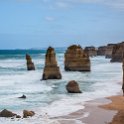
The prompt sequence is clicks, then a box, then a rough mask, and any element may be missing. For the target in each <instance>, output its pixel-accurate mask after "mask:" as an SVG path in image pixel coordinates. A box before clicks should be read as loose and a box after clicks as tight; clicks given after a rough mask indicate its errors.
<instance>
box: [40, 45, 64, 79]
mask: <svg viewBox="0 0 124 124" xmlns="http://www.w3.org/2000/svg"><path fill="white" fill-rule="evenodd" d="M61 77H62V76H61V73H60V70H59V67H58V66H57V61H56V55H55V51H54V48H52V47H49V48H48V49H47V52H46V58H45V67H44V71H43V76H42V79H43V80H47V79H61Z"/></svg>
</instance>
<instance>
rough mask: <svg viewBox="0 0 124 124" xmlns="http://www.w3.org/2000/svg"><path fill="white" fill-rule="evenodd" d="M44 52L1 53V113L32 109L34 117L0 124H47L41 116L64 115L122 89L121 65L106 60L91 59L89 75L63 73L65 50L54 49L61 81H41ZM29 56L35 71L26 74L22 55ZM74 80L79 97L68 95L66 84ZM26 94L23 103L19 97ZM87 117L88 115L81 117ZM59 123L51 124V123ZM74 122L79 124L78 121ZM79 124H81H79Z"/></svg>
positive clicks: (11, 51) (103, 58) (4, 121)
mask: <svg viewBox="0 0 124 124" xmlns="http://www.w3.org/2000/svg"><path fill="white" fill-rule="evenodd" d="M45 52H46V50H45V49H42V50H0V111H1V110H3V109H8V110H11V111H13V112H16V113H18V114H21V115H22V111H23V110H24V109H26V110H34V111H35V112H36V115H35V116H34V117H32V118H29V119H20V120H11V119H5V118H0V124H47V123H49V122H45V121H44V120H43V117H44V115H45V113H47V114H48V117H49V118H52V117H58V116H63V115H67V114H69V113H72V112H75V111H77V110H79V109H84V106H83V105H84V104H85V102H86V101H89V100H94V99H96V98H101V97H107V96H111V95H115V94H117V93H118V92H120V90H121V85H120V84H121V83H122V64H121V63H110V59H105V57H99V56H97V57H93V58H90V59H91V72H66V71H65V70H64V52H65V49H64V48H59V49H56V56H57V61H58V65H59V66H60V71H61V73H62V79H61V80H45V81H43V80H42V81H41V79H42V74H43V68H44V62H45ZM26 53H29V54H30V55H31V57H32V60H33V62H34V64H35V67H36V70H35V71H27V69H26V60H25V54H26ZM70 80H76V81H77V82H78V83H79V85H80V89H81V91H82V92H83V93H82V94H69V93H67V91H66V88H65V86H66V84H67V83H68V82H69V81H70ZM23 94H25V95H26V96H27V98H26V99H25V100H23V99H19V98H18V97H20V96H22V95H23ZM84 115H87V116H88V114H87V113H86V114H84ZM52 123H54V124H56V123H58V122H51V124H52ZM75 123H77V124H80V123H81V122H79V121H78V120H75ZM81 124H82V123H81Z"/></svg>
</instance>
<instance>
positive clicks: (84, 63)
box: [65, 45, 90, 71]
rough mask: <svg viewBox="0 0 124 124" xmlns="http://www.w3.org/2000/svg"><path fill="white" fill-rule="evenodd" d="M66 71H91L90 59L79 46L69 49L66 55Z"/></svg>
mask: <svg viewBox="0 0 124 124" xmlns="http://www.w3.org/2000/svg"><path fill="white" fill-rule="evenodd" d="M65 70H66V71H90V59H89V56H88V55H87V53H86V52H85V51H84V50H83V49H82V48H81V46H78V45H72V46H70V47H68V49H67V51H66V53H65Z"/></svg>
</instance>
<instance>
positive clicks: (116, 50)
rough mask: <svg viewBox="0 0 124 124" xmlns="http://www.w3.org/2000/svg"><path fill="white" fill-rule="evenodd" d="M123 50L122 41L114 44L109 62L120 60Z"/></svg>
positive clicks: (123, 44)
mask: <svg viewBox="0 0 124 124" xmlns="http://www.w3.org/2000/svg"><path fill="white" fill-rule="evenodd" d="M123 51H124V42H122V43H118V44H116V45H114V47H113V51H112V58H111V62H122V60H123Z"/></svg>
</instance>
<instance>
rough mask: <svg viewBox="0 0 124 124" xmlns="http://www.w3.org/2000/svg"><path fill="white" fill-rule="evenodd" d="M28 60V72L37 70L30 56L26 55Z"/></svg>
mask: <svg viewBox="0 0 124 124" xmlns="http://www.w3.org/2000/svg"><path fill="white" fill-rule="evenodd" d="M26 60H27V70H28V71H31V70H35V66H34V63H33V62H32V59H31V56H30V55H28V54H26Z"/></svg>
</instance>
